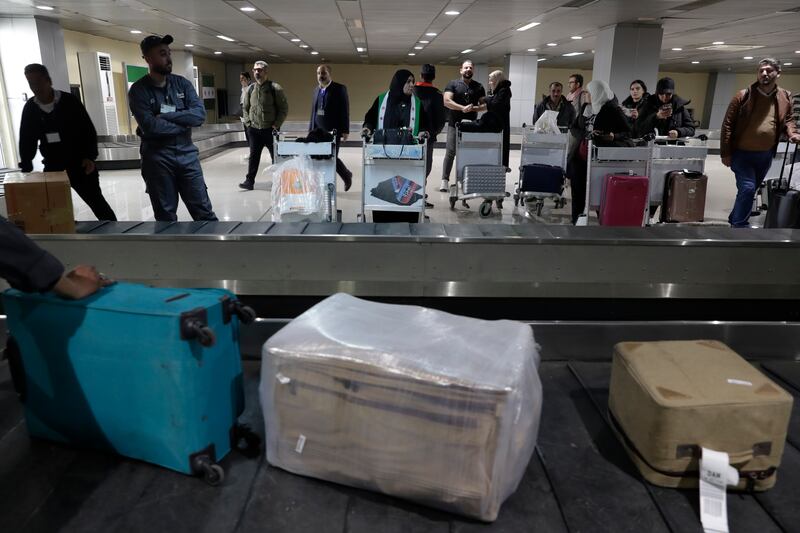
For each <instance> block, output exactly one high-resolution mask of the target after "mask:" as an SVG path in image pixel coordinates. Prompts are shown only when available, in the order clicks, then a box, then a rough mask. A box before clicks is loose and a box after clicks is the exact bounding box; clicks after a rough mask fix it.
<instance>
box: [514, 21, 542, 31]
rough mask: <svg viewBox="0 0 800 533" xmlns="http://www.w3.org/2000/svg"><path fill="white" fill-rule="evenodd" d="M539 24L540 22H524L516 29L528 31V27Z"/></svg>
mask: <svg viewBox="0 0 800 533" xmlns="http://www.w3.org/2000/svg"><path fill="white" fill-rule="evenodd" d="M539 24H541V22H531V23H529V24H525V25H524V26H522V27H521V28H517V31H528V30H529V29H531V28H535V27H536V26H538V25H539Z"/></svg>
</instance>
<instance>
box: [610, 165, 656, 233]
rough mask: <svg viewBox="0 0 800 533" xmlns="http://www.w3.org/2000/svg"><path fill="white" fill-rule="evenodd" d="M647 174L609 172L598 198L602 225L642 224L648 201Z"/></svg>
mask: <svg viewBox="0 0 800 533" xmlns="http://www.w3.org/2000/svg"><path fill="white" fill-rule="evenodd" d="M648 193H649V188H648V178H647V176H629V175H625V174H609V175H608V176H606V178H605V180H603V190H602V196H601V199H600V224H601V225H602V226H643V225H644V221H645V218H644V212H645V209H647V203H648Z"/></svg>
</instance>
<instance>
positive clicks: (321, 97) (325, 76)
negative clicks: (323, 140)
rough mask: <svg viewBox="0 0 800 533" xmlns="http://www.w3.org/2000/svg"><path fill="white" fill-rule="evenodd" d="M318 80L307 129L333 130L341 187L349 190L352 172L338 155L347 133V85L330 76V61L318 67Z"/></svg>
mask: <svg viewBox="0 0 800 533" xmlns="http://www.w3.org/2000/svg"><path fill="white" fill-rule="evenodd" d="M317 83H318V85H317V86H316V87H315V88H314V97H313V98H312V99H311V121H310V122H309V124H308V131H311V130H313V129H316V128H321V129H323V130H325V131H328V132H330V131H333V130H336V135H337V137H338V138H337V139H336V156H337V157H336V173H337V174H339V176H341V177H342V181H343V182H344V190H345V191H349V190H350V187H351V186H352V185H353V173H352V172H350V170H349V169H348V168H347V167H346V166H345V164H344V163H343V162H342V160H341V159H339V157H338V156H339V147H340V145H341V144H342V142H344V141H346V140H347V137H348V135H349V134H350V98H349V96H348V95H347V87H345V86H344V85H342V84H341V83H336V82H335V81H333V79H332V78H331V67H330V65H319V66H318V67H317Z"/></svg>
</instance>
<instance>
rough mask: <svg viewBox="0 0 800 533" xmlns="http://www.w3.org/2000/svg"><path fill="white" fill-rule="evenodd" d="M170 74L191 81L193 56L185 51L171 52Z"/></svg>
mask: <svg viewBox="0 0 800 533" xmlns="http://www.w3.org/2000/svg"><path fill="white" fill-rule="evenodd" d="M171 55H172V73H173V74H177V75H178V76H183V77H184V78H186V79H187V80H189V81H192V78H193V77H194V74H193V73H192V69H193V68H194V55H193V54H192V53H191V52H187V51H186V50H172V54H171Z"/></svg>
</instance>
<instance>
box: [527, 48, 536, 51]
mask: <svg viewBox="0 0 800 533" xmlns="http://www.w3.org/2000/svg"><path fill="white" fill-rule="evenodd" d="M535 51H536V48H528V52H535Z"/></svg>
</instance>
